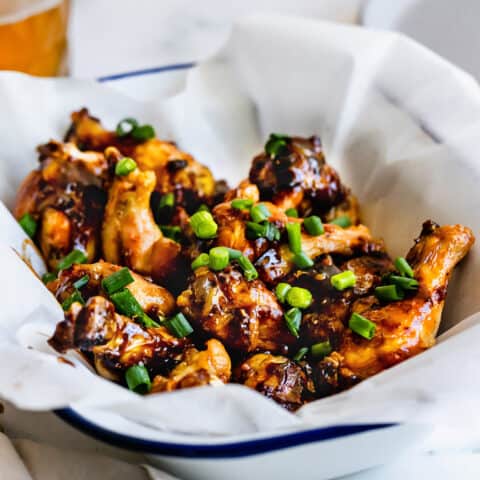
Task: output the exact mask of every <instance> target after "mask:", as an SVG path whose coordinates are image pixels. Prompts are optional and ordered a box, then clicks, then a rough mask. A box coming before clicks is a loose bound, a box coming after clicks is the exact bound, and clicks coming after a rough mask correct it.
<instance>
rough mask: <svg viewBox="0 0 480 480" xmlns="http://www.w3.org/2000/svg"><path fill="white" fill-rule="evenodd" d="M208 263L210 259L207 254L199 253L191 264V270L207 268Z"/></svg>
mask: <svg viewBox="0 0 480 480" xmlns="http://www.w3.org/2000/svg"><path fill="white" fill-rule="evenodd" d="M209 263H210V257H209V256H208V253H201V254H200V255H199V256H198V257H197V258H196V259H195V260H194V261H193V262H192V264H191V266H192V270H196V269H197V268H200V267H207V266H208V264H209Z"/></svg>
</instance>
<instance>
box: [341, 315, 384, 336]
mask: <svg viewBox="0 0 480 480" xmlns="http://www.w3.org/2000/svg"><path fill="white" fill-rule="evenodd" d="M348 326H349V328H350V329H351V330H352V331H354V332H355V333H357V334H358V335H360V336H361V337H363V338H366V339H367V340H371V339H372V338H373V336H374V335H375V330H376V328H377V327H376V325H375V324H374V323H373V322H371V321H370V320H369V319H368V318H365V317H364V316H362V315H360V314H359V313H356V312H354V313H352V315H351V317H350V320H349V321H348Z"/></svg>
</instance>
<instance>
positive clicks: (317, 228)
mask: <svg viewBox="0 0 480 480" xmlns="http://www.w3.org/2000/svg"><path fill="white" fill-rule="evenodd" d="M303 226H304V227H305V229H306V230H307V232H308V233H309V234H310V235H313V236H314V237H316V236H318V235H322V234H323V233H324V232H325V230H324V228H323V223H322V219H321V218H320V217H318V216H317V215H312V216H311V217H307V218H305V220H303Z"/></svg>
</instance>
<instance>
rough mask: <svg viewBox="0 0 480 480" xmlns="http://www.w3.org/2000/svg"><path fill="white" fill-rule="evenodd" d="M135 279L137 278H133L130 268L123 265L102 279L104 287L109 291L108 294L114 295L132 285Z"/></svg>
mask: <svg viewBox="0 0 480 480" xmlns="http://www.w3.org/2000/svg"><path fill="white" fill-rule="evenodd" d="M134 281H135V280H134V279H133V277H132V274H131V273H130V270H129V269H128V268H127V267H123V268H121V269H120V270H117V271H116V272H114V273H112V274H111V275H109V276H108V277H106V278H104V279H103V280H102V288H103V289H104V290H105V291H106V292H107V293H108V295H112V294H113V293H115V292H118V291H120V290H122V289H123V288H125V287H126V286H127V285H130V284H131V283H133V282H134Z"/></svg>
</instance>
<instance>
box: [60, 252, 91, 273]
mask: <svg viewBox="0 0 480 480" xmlns="http://www.w3.org/2000/svg"><path fill="white" fill-rule="evenodd" d="M86 261H87V256H86V255H85V254H84V253H83V252H82V251H80V250H72V251H71V252H70V253H69V254H68V255H65V256H64V257H63V258H62V259H61V260H60V261H59V262H58V265H57V270H58V271H60V270H65V269H67V268H70V267H71V266H72V265H73V264H74V263H85V262H86Z"/></svg>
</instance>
